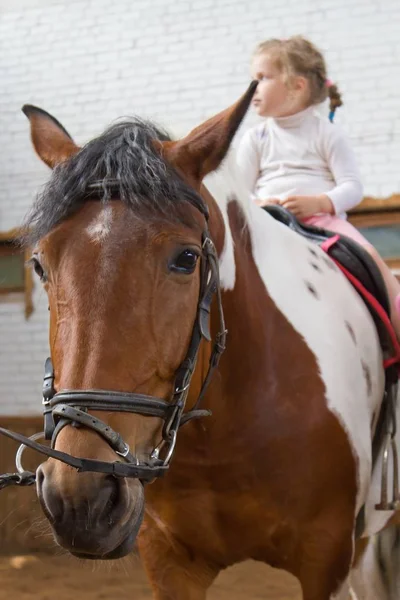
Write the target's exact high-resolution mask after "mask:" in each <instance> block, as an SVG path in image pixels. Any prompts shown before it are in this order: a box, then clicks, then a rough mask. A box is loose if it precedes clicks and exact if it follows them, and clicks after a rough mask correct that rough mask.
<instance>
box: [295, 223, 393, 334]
mask: <svg viewBox="0 0 400 600" xmlns="http://www.w3.org/2000/svg"><path fill="white" fill-rule="evenodd" d="M306 222H307V223H309V224H310V225H316V226H317V227H323V228H324V229H329V230H330V231H335V232H336V233H339V234H343V235H346V236H347V237H349V238H351V239H352V240H354V241H355V242H358V243H359V244H360V245H361V246H363V247H364V248H365V250H366V251H367V252H368V253H369V254H370V255H371V256H372V258H373V259H374V260H375V262H376V264H377V266H378V268H379V270H380V272H381V274H382V277H383V279H384V282H385V284H386V288H387V291H388V295H389V301H390V313H391V321H392V325H393V328H394V330H395V332H396V334H397V338H398V340H399V341H400V283H399V281H398V280H397V279H396V277H395V276H394V275H393V273H392V272H391V270H390V269H389V267H388V266H387V264H386V263H385V261H384V260H383V258H382V257H381V256H380V254H379V253H378V252H377V250H375V248H374V247H373V246H371V244H370V243H369V242H368V240H366V239H365V237H364V236H363V235H361V233H360V232H359V231H358V229H356V228H355V227H354V226H353V225H352V224H351V223H349V222H348V221H345V220H343V219H339V217H334V216H331V215H321V216H316V217H312V218H311V219H307V220H306Z"/></svg>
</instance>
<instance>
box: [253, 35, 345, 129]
mask: <svg viewBox="0 0 400 600" xmlns="http://www.w3.org/2000/svg"><path fill="white" fill-rule="evenodd" d="M259 54H268V55H269V56H270V57H271V59H272V60H273V61H274V63H275V65H276V67H277V68H278V69H279V70H280V71H282V73H283V74H284V75H285V78H286V81H287V83H288V85H290V81H291V79H292V78H293V77H295V76H296V75H301V76H302V77H304V78H305V79H307V81H308V84H309V90H310V98H309V103H310V105H311V104H318V103H320V102H323V101H324V100H326V98H328V97H329V100H330V104H329V108H330V119H331V120H333V115H334V113H335V110H336V109H337V108H338V107H339V106H342V104H343V102H342V97H341V94H340V92H339V90H338V88H337V86H336V85H335V84H333V83H332V82H331V81H330V80H329V79H327V74H326V65H325V60H324V57H323V56H322V54H321V52H320V51H319V50H318V49H317V48H316V47H315V46H314V44H312V43H311V42H309V41H308V40H306V39H305V38H303V37H302V36H300V35H296V36H293V37H291V38H288V39H286V40H278V39H271V40H267V41H265V42H261V44H259V45H258V46H257V48H256V49H255V52H254V55H259Z"/></svg>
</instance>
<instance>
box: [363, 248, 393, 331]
mask: <svg viewBox="0 0 400 600" xmlns="http://www.w3.org/2000/svg"><path fill="white" fill-rule="evenodd" d="M365 249H366V250H367V251H368V252H369V254H370V255H371V256H372V258H373V259H374V260H375V262H376V264H377V265H378V267H379V270H380V272H381V273H382V277H383V279H384V281H385V284H386V288H387V291H388V294H389V300H390V313H391V320H392V324H393V327H394V329H395V331H396V333H397V337H398V338H399V340H400V283H399V282H398V280H397V279H396V277H395V276H394V275H393V273H392V271H391V270H390V269H389V267H388V266H387V264H386V263H385V261H384V260H383V258H382V257H381V256H380V255H379V254H378V252H377V251H376V250H375V248H374V247H373V246H371V245H370V246H365Z"/></svg>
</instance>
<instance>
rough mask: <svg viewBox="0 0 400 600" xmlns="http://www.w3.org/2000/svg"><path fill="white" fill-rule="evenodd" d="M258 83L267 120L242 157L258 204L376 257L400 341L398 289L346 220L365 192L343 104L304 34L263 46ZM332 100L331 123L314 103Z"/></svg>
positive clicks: (249, 136) (258, 104) (259, 107)
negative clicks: (338, 113) (276, 207)
mask: <svg viewBox="0 0 400 600" xmlns="http://www.w3.org/2000/svg"><path fill="white" fill-rule="evenodd" d="M251 70H252V77H253V79H257V80H258V81H259V84H258V87H257V90H256V92H255V95H254V99H253V104H254V106H255V109H256V111H257V113H258V114H259V115H260V116H262V117H269V118H268V119H266V120H265V121H263V122H262V123H261V124H260V125H258V126H256V127H254V128H253V129H250V130H249V131H247V133H246V134H245V135H244V136H243V138H242V140H241V142H240V144H239V147H238V152H237V160H238V165H239V170H240V172H241V176H242V178H243V182H244V184H245V186H247V187H248V189H249V195H250V197H251V198H252V199H253V200H254V201H255V202H256V203H257V204H259V205H260V206H265V205H266V204H271V203H272V204H281V205H282V206H284V207H285V208H287V209H288V210H290V211H291V212H292V213H293V214H294V215H295V216H296V217H297V218H299V219H301V220H303V221H304V222H306V223H308V224H311V225H316V226H318V227H322V228H324V229H329V230H330V231H335V232H337V233H339V234H343V235H346V236H348V237H350V238H352V239H353V240H355V241H356V242H358V243H359V244H361V245H362V246H363V247H364V248H365V249H366V250H367V251H368V252H369V253H370V254H371V256H372V257H373V258H374V259H375V261H376V263H377V265H378V267H379V268H380V270H381V272H382V275H383V278H384V280H385V283H386V286H387V289H388V293H389V297H390V304H391V317H392V323H393V326H394V328H395V330H396V333H397V336H398V338H399V339H400V284H399V282H398V281H397V279H396V278H395V276H394V275H393V274H392V272H391V271H390V269H389V268H388V267H387V265H386V263H385V262H384V261H383V259H382V258H381V257H380V255H379V254H378V252H377V251H376V250H375V248H374V247H373V246H371V244H370V243H369V242H368V241H367V240H366V239H365V238H364V237H363V236H362V235H361V233H360V232H359V231H357V229H355V228H354V227H353V226H352V225H351V224H350V223H349V222H348V221H347V220H346V211H348V210H350V209H351V208H353V207H354V206H356V205H357V204H359V203H360V202H361V200H362V197H363V188H362V185H361V182H360V174H359V171H358V167H357V164H356V160H355V156H354V153H353V151H352V149H351V147H350V145H349V142H348V140H347V138H346V137H345V135H344V134H343V132H342V130H341V129H340V128H339V127H338V126H337V125H334V124H333V123H332V122H330V121H332V120H333V115H334V112H335V109H336V108H337V107H338V106H341V104H342V101H341V97H340V94H339V92H338V89H337V87H336V86H335V85H333V84H332V83H331V81H329V80H328V79H327V74H326V66H325V61H324V58H323V56H322V54H321V53H320V52H319V51H318V50H317V48H315V46H314V45H313V44H311V43H310V42H309V41H307V40H306V39H304V38H303V37H300V36H295V37H292V38H289V39H286V40H277V39H272V40H269V41H266V42H263V43H261V44H260V45H259V46H258V47H257V48H256V51H255V53H254V55H253V60H252V67H251ZM328 96H329V98H330V110H331V112H330V120H328V119H325V118H322V117H321V116H319V115H318V114H317V112H316V111H315V105H317V104H319V103H320V102H322V101H324V100H325V99H326V98H327V97H328Z"/></svg>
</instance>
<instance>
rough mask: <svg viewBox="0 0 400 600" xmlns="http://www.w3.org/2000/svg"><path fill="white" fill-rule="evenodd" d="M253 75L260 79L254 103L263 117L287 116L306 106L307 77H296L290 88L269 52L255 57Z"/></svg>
mask: <svg viewBox="0 0 400 600" xmlns="http://www.w3.org/2000/svg"><path fill="white" fill-rule="evenodd" d="M251 75H252V78H253V79H257V80H258V81H259V84H258V87H257V90H256V92H255V94H254V98H253V105H254V107H255V109H256V112H257V114H259V115H260V116H261V117H287V116H289V115H293V114H295V113H297V112H299V111H300V110H303V109H304V108H306V106H307V103H306V101H305V91H306V90H305V88H306V85H307V82H306V81H305V79H304V78H303V77H295V80H294V81H293V82H292V85H291V86H290V88H289V87H288V86H287V83H286V82H285V79H284V75H283V73H282V72H281V71H279V69H278V68H277V67H276V65H275V63H274V61H273V60H272V59H271V58H270V57H269V56H268V54H257V55H256V56H255V57H254V58H253V62H252V65H251Z"/></svg>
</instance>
